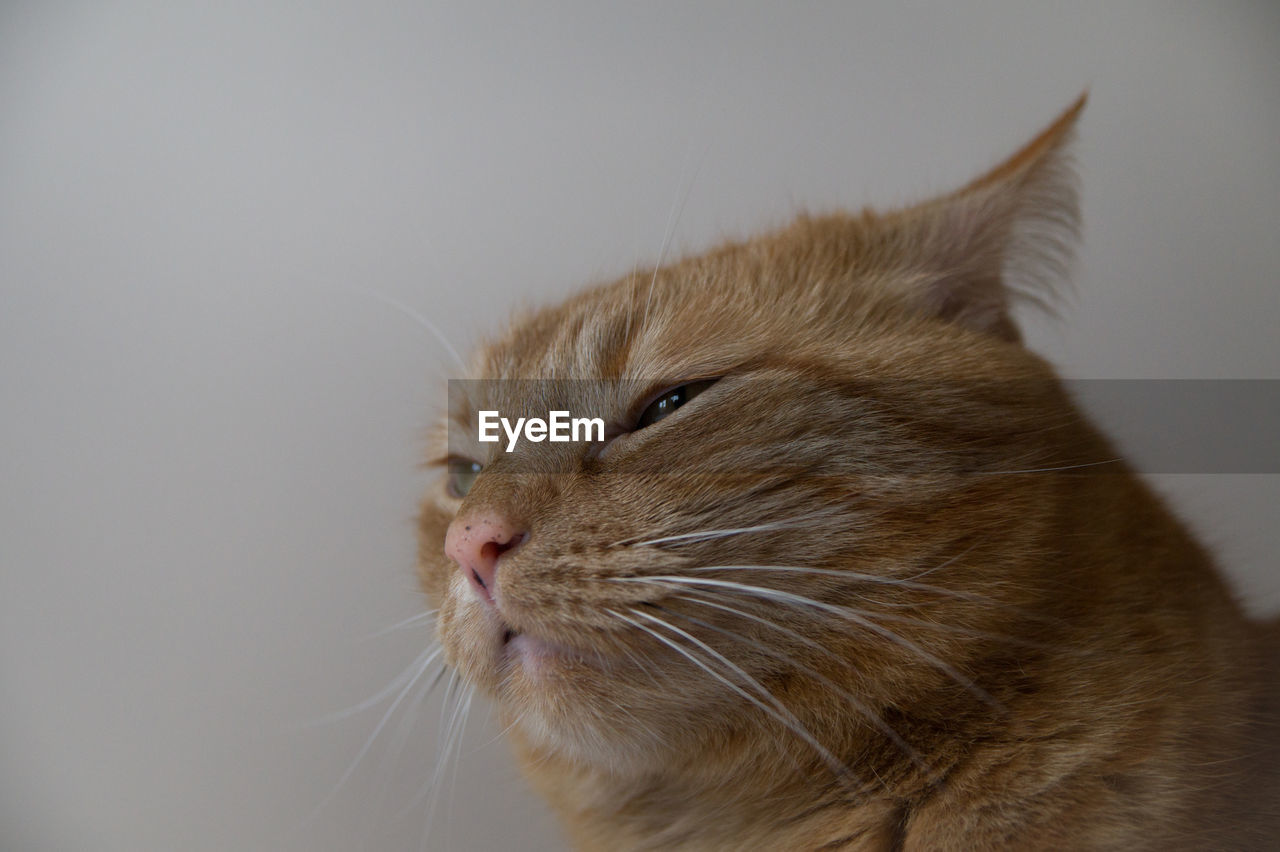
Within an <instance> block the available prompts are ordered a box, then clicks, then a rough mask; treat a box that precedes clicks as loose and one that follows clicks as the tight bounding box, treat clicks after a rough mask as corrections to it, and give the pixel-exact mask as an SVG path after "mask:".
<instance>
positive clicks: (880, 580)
mask: <svg viewBox="0 0 1280 852" xmlns="http://www.w3.org/2000/svg"><path fill="white" fill-rule="evenodd" d="M689 570H690V571H776V572H789V573H795V574H813V575H815V576H820V577H838V578H840V579H842V580H853V581H855V582H859V583H873V584H876V585H881V586H896V587H898V588H903V589H912V590H913V591H920V592H930V593H932V594H936V595H945V596H947V597H953V598H961V599H964V600H971V601H976V602H979V603H995V601H993V600H992V599H991V598H988V597H986V596H984V595H977V594H974V593H972V592H961V591H957V590H955V589H947V588H943V587H942V586H931V585H928V584H927V583H917V582H915V581H914V580H903V579H899V578H897V577H883V576H880V575H877V574H863V573H860V572H858V571H846V570H844V569H843V568H811V567H809V566H806V565H704V566H700V567H697V568H690V569H689Z"/></svg>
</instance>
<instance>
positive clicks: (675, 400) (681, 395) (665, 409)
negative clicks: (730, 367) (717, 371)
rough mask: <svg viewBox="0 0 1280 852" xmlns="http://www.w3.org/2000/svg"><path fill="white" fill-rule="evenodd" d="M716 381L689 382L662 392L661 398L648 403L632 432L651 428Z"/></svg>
mask: <svg viewBox="0 0 1280 852" xmlns="http://www.w3.org/2000/svg"><path fill="white" fill-rule="evenodd" d="M717 381H718V379H704V380H702V381H700V382H690V383H689V384H687V385H679V386H677V387H674V388H671V390H668V391H663V392H662V395H661V396H659V397H658V398H657V399H655V400H654V401H653V402H651V403H649V407H648V408H646V409H645V410H644V411H643V412H641V413H640V419H639V420H637V421H636V427H635V430H634V431H639V430H641V429H643V428H644V427H646V426H652V425H653V424H654V423H657V422H658V421H659V420H661V419H662V418H664V417H666V416H667V415H669V414H671V412H673V411H675V410H676V409H677V408H679V407H680V406H682V405H684V404H685V403H686V402H688V401H689V400H691V399H693V398H694V397H695V396H697V395H698V394H700V393H702V392H703V391H704V390H706V389H707V388H709V387H711V386H712V385H714V384H715V383H716V382H717Z"/></svg>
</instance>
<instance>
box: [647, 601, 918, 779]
mask: <svg viewBox="0 0 1280 852" xmlns="http://www.w3.org/2000/svg"><path fill="white" fill-rule="evenodd" d="M676 597H678V598H679V599H680V600H686V601H690V602H692V603H697V604H703V605H705V606H711V607H715V608H716V609H720V610H724V611H725V612H728V613H732V614H733V615H736V616H739V617H741V618H746V619H750V620H751V621H754V622H756V623H758V624H761V625H763V626H765V627H769V628H772V629H773V630H777V631H778V632H780V633H783V634H785V635H787V636H790V637H791V638H793V639H795V640H797V641H799V642H801V643H803V644H805V645H807V646H809V647H811V648H814V649H816V650H818V651H820V652H821V653H823V654H824V655H825V656H827V657H830V658H831V659H833V660H836V661H837V662H840V663H843V664H844V665H846V666H849V667H850V668H852V666H850V664H849V661H848V660H844V659H842V658H841V657H840V656H839V655H837V654H836V653H834V652H833V651H831V650H830V649H829V648H826V647H824V646H823V645H822V644H820V643H818V642H815V641H813V640H812V639H810V638H808V637H807V636H804V635H802V634H800V633H797V632H795V631H794V630H791V629H789V628H787V627H783V626H782V625H781V624H777V623H775V622H773V621H770V620H769V619H767V618H761V617H760V616H757V615H753V614H751V613H749V612H744V611H742V610H740V609H735V608H733V607H730V606H724V605H722V604H718V603H714V602H712V601H707V600H701V599H699V598H695V597H691V596H687V595H677V596H676ZM662 611H663V612H666V613H668V614H669V615H675V616H678V617H680V618H685V619H687V620H689V621H691V622H693V623H694V624H697V625H699V626H701V627H705V628H707V629H708V630H714V631H715V632H717V633H720V634H722V635H724V636H727V637H729V638H731V639H736V640H738V641H739V642H743V643H744V644H747V645H749V646H750V647H752V648H755V649H756V650H757V651H760V652H761V653H764V654H767V655H769V656H771V657H774V658H775V659H778V660H782V661H783V662H785V663H787V664H788V665H791V666H794V667H795V668H798V669H800V670H801V671H803V672H805V673H806V674H808V675H809V676H810V677H812V678H814V679H815V680H817V681H818V682H819V683H821V684H823V685H824V686H826V687H827V688H829V689H830V690H831V691H833V692H834V693H835V694H836V695H838V696H840V697H841V698H843V699H844V700H845V701H848V702H849V704H850V705H851V706H852V707H853V709H854V710H856V711H857V712H858V713H860V714H861V715H862V716H863V718H865V719H866V720H867V721H868V722H870V723H871V725H872V726H873V727H874V728H875V729H876V730H878V731H880V733H882V734H884V735H885V736H886V737H888V738H889V739H890V740H891V741H892V742H893V743H894V745H896V746H898V747H899V748H900V749H902V750H903V752H905V753H906V755H907V757H908V758H910V760H911V762H912V763H914V764H915V765H916V766H917V767H918V768H919V769H920V770H921V771H922V772H925V773H929V772H931V771H932V769H931V768H930V767H929V765H928V764H927V763H925V761H924V758H922V757H921V756H920V754H919V752H917V751H916V750H915V749H914V748H912V747H911V745H910V744H908V743H907V741H906V740H904V739H903V738H902V736H901V735H900V734H899V733H898V732H897V731H895V730H894V729H893V728H892V726H890V725H889V723H888V722H886V721H884V718H883V717H882V716H880V714H879V713H877V712H875V711H874V710H872V709H871V708H870V707H868V706H867V705H866V704H865V703H863V702H862V701H861V700H860V699H859V698H858V697H857V696H855V695H854V694H853V693H851V692H849V691H848V690H847V689H845V688H844V687H842V686H840V685H839V684H837V683H836V682H834V681H833V680H831V679H830V678H829V677H827V676H826V675H824V674H822V673H821V672H820V671H818V670H817V669H815V668H813V667H812V666H809V665H807V664H805V663H802V662H800V661H799V660H797V659H795V657H793V656H791V655H790V654H787V653H785V652H783V651H779V650H777V649H776V648H770V647H769V646H768V645H765V644H763V643H761V642H756V641H754V640H752V639H749V638H747V637H746V636H743V635H741V634H739V633H734V632H733V631H731V630H725V629H724V628H721V627H717V626H716V625H714V624H710V623H709V622H706V621H703V620H702V619H699V618H694V617H693V616H691V615H687V614H685V613H680V612H675V611H673V610H669V609H667V608H665V607H662Z"/></svg>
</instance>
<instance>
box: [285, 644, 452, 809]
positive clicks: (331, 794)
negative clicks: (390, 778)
mask: <svg viewBox="0 0 1280 852" xmlns="http://www.w3.org/2000/svg"><path fill="white" fill-rule="evenodd" d="M441 650H442V649H439V648H437V649H436V650H435V651H434V652H433V653H432V654H431V655H430V656H428V657H427V659H426V660H424V661H423V662H422V664H421V665H419V666H418V668H417V670H416V671H415V672H414V675H413V677H411V678H410V679H409V682H408V683H406V684H405V685H404V688H403V689H401V690H400V693H399V694H398V695H397V696H396V697H395V700H394V701H392V702H391V706H390V707H388V708H387V712H386V713H384V714H383V715H382V718H381V719H380V720H379V721H378V724H377V725H376V726H375V727H374V729H373V733H372V734H370V735H369V738H368V739H367V740H365V741H364V745H363V746H361V747H360V751H359V752H357V754H356V756H355V759H354V760H352V761H351V763H350V765H348V766H347V768H346V770H345V771H344V772H343V773H342V776H341V777H340V778H339V779H338V783H337V784H335V785H334V786H333V789H332V790H330V791H329V792H328V794H327V795H325V797H324V798H323V799H321V800H320V802H319V804H317V805H316V806H315V808H314V809H312V811H311V813H310V814H309V815H308V816H307V818H306V819H305V820H304V821H303V825H305V824H307V823H309V822H311V821H312V820H314V819H315V818H316V816H318V815H319V813H320V811H321V810H323V809H324V807H325V805H327V804H328V803H329V802H330V801H331V800H332V799H333V797H334V796H336V795H337V794H338V791H339V790H341V789H342V786H343V785H344V784H345V783H346V782H347V779H348V778H350V777H351V773H353V772H355V770H356V767H357V766H359V765H360V761H361V760H363V759H364V756H365V755H366V754H368V752H369V749H370V748H372V747H373V743H374V740H376V739H377V738H378V734H380V733H382V729H383V728H384V727H386V724H387V721H388V720H389V719H390V718H391V715H392V714H393V713H395V712H396V708H397V707H399V706H400V702H401V701H403V700H404V697H405V696H406V695H408V694H409V690H411V689H412V688H413V685H414V684H415V683H416V682H417V681H418V678H420V677H422V675H423V674H424V673H425V672H426V671H427V668H428V667H429V666H430V665H431V663H432V662H433V661H434V660H435V659H436V657H437V656H438V655H439V653H440V651H441Z"/></svg>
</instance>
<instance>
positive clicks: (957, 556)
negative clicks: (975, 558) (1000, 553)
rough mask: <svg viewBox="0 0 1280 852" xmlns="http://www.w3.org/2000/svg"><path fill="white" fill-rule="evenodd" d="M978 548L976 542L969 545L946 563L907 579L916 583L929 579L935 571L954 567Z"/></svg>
mask: <svg viewBox="0 0 1280 852" xmlns="http://www.w3.org/2000/svg"><path fill="white" fill-rule="evenodd" d="M977 546H978V545H977V543H976V542H975V543H974V544H971V545H969V546H968V547H966V548H965V549H964V550H962V551H960V552H959V553H957V554H956V555H955V556H953V557H951V558H950V559H948V560H947V561H946V562H943V563H942V564H940V565H935V566H933V567H932V568H929V569H927V570H924V571H921V572H920V573H919V574H913V575H912V576H910V577H907V580H909V581H912V582H914V581H916V580H919V579H920V578H921V577H928V576H929V575H930V574H932V573H934V572H935V571H941V570H942V569H943V568H946V567H947V566H948V565H953V564H955V562H956V561H957V560H959V559H961V558H962V557H964V556H966V555H968V554H969V552H970V551H972V550H973V549H974V548H975V547H977Z"/></svg>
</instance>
